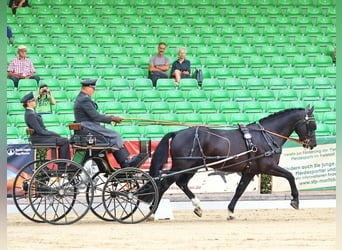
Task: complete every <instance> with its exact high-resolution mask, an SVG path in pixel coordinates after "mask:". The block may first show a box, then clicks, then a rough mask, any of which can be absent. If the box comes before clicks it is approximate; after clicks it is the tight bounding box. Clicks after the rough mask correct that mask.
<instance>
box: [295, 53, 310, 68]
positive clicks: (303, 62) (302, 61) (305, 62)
mask: <svg viewBox="0 0 342 250" xmlns="http://www.w3.org/2000/svg"><path fill="white" fill-rule="evenodd" d="M292 64H293V66H294V67H297V68H298V67H309V66H311V63H310V59H309V57H307V56H301V55H297V56H295V57H294V58H293V61H292Z"/></svg>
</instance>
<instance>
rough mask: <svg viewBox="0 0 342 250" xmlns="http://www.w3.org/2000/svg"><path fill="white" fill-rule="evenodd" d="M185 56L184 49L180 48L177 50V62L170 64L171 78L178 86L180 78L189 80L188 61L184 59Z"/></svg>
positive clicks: (189, 68) (189, 69)
mask: <svg viewBox="0 0 342 250" xmlns="http://www.w3.org/2000/svg"><path fill="white" fill-rule="evenodd" d="M185 54H186V50H185V48H180V49H179V50H178V60H176V61H174V62H173V63H172V68H171V77H172V78H174V80H175V82H176V85H179V82H180V80H181V79H182V78H190V72H191V66H190V61H189V60H186V59H185Z"/></svg>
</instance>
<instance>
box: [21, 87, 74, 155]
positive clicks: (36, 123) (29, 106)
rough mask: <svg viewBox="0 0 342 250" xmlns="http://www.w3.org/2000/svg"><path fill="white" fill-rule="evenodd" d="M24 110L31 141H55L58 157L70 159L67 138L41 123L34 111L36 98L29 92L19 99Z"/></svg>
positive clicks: (39, 117)
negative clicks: (30, 130) (57, 147)
mask: <svg viewBox="0 0 342 250" xmlns="http://www.w3.org/2000/svg"><path fill="white" fill-rule="evenodd" d="M20 102H21V103H23V106H24V108H25V109H26V111H25V122H26V125H27V126H28V127H29V128H30V129H33V134H32V135H31V137H30V140H31V142H32V143H56V145H57V146H60V148H59V158H61V159H70V146H69V142H68V139H66V138H64V137H61V136H60V135H59V134H57V133H55V132H51V131H48V130H47V129H46V128H45V126H44V123H43V119H42V117H41V116H40V115H39V114H37V113H36V112H35V111H34V108H35V107H36V98H35V97H34V96H33V93H32V92H30V93H28V94H27V95H25V96H24V97H23V98H22V99H21V101H20Z"/></svg>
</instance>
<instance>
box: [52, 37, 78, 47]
mask: <svg viewBox="0 0 342 250" xmlns="http://www.w3.org/2000/svg"><path fill="white" fill-rule="evenodd" d="M56 44H58V46H59V47H60V48H63V47H64V48H66V47H68V46H71V45H75V39H74V38H73V37H70V36H60V37H58V38H57V42H56Z"/></svg>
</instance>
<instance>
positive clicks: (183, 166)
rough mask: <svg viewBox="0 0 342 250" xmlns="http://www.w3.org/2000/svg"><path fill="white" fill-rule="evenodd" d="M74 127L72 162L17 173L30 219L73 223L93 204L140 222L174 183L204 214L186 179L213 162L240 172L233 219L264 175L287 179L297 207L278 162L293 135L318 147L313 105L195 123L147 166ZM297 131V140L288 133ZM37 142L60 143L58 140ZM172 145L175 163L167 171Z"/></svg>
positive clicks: (19, 200)
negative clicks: (233, 124) (241, 121)
mask: <svg viewBox="0 0 342 250" xmlns="http://www.w3.org/2000/svg"><path fill="white" fill-rule="evenodd" d="M69 128H70V129H71V130H73V131H74V135H73V136H72V139H71V144H72V149H73V151H74V156H73V159H72V160H66V159H52V160H36V161H33V162H30V163H28V164H26V165H25V166H24V167H23V168H22V169H21V170H20V172H19V173H18V175H17V177H16V178H15V181H14V185H13V197H14V202H15V205H16V206H17V208H18V210H19V211H20V212H21V213H22V214H23V215H24V216H25V217H26V218H28V219H30V220H32V221H35V222H48V223H51V224H71V223H74V222H77V221H78V220H80V219H81V218H82V217H84V216H85V215H86V214H87V212H88V211H89V210H91V211H92V212H93V213H94V214H95V215H96V216H97V217H99V218H101V219H103V220H106V221H118V222H121V223H131V224H133V223H139V222H142V221H144V220H146V219H148V218H149V217H150V216H151V215H152V214H153V213H154V212H155V211H156V209H157V207H158V204H159V201H160V199H161V197H162V195H163V194H164V192H165V191H166V190H167V189H168V188H169V187H170V185H171V184H173V183H176V184H177V185H178V186H179V187H180V188H181V190H182V191H183V192H184V193H185V194H186V195H187V196H188V198H189V199H190V200H191V201H192V203H193V205H194V207H195V210H194V212H195V214H197V215H198V216H201V215H202V210H201V208H200V202H199V200H198V199H197V198H196V196H195V195H194V194H193V193H192V192H191V191H190V189H189V188H188V182H189V180H190V179H191V178H192V177H193V176H194V174H195V173H196V172H197V171H198V170H199V169H206V168H208V167H210V168H215V169H219V170H221V171H226V172H240V173H241V180H240V183H239V184H238V186H237V189H236V192H235V195H234V197H233V199H232V200H231V202H230V203H229V205H228V211H229V218H230V219H233V218H234V208H235V205H236V202H237V201H238V199H239V198H240V196H241V195H242V193H243V192H244V191H245V189H246V187H247V185H248V184H249V182H250V181H251V180H252V179H253V177H254V176H255V175H257V174H260V173H266V174H270V175H275V176H280V177H284V178H286V179H287V180H288V182H289V184H290V186H291V195H292V197H293V199H292V200H291V205H292V206H293V207H294V208H296V209H298V207H299V199H298V190H297V188H296V184H295V180H294V177H293V175H292V174H291V173H290V172H288V171H286V170H285V169H283V168H281V167H280V166H278V163H279V158H280V154H281V146H282V145H283V144H284V143H285V142H286V140H289V139H290V140H294V141H296V142H298V143H300V144H302V145H303V146H304V147H305V148H310V149H312V148H313V147H315V146H316V138H315V129H316V123H315V119H314V116H313V108H311V107H309V106H308V107H307V108H306V109H302V108H300V109H288V110H284V111H280V112H278V113H275V114H273V115H270V116H269V117H266V118H263V119H261V120H260V121H259V122H254V123H251V124H248V125H246V126H242V125H239V127H238V128H236V129H232V130H224V129H210V128H208V127H204V126H194V127H191V128H188V129H184V130H180V131H177V132H170V133H168V134H166V135H165V136H164V137H163V138H162V140H161V141H160V143H159V145H158V146H157V148H156V150H155V152H154V156H153V158H152V162H151V167H150V169H149V171H148V172H147V171H143V170H141V169H139V168H132V167H129V168H121V169H120V168H116V167H113V166H111V164H110V160H109V158H108V157H109V155H110V152H112V150H115V148H113V147H110V146H109V145H107V144H97V143H96V135H94V134H93V133H90V132H89V131H84V130H83V129H82V128H81V127H80V124H70V125H69ZM293 131H295V132H296V133H297V135H298V136H299V139H294V138H290V137H289V136H290V135H291V134H292V132H293ZM170 139H172V142H171V143H170V142H169V140H170ZM233 143H234V144H233ZM170 146H171V148H170V150H169V147H170ZM32 147H33V148H34V149H38V148H39V147H45V148H51V149H52V150H56V149H57V147H56V145H37V144H36V145H34V144H33V145H32ZM169 151H170V154H171V158H172V168H171V169H170V170H167V171H164V170H163V166H164V163H165V162H166V161H167V159H168V155H169V154H168V152H169ZM89 162H95V163H96V166H97V169H96V171H94V173H92V171H90V170H89V164H88V163H89ZM27 173H29V175H27ZM30 174H31V175H32V176H31V175H30ZM28 176H29V177H28Z"/></svg>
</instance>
